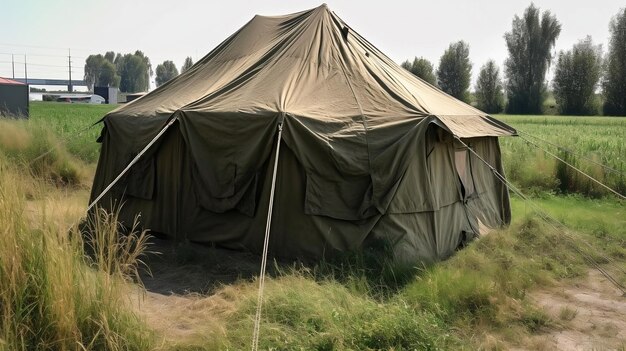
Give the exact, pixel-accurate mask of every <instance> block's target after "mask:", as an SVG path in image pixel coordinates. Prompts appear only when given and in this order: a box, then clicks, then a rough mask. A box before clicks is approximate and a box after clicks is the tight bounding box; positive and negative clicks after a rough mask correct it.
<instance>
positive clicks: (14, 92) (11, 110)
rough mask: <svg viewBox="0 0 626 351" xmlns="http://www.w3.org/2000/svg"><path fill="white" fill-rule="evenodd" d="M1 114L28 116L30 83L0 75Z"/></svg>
mask: <svg viewBox="0 0 626 351" xmlns="http://www.w3.org/2000/svg"><path fill="white" fill-rule="evenodd" d="M0 116H10V117H21V118H28V85H27V84H24V83H20V82H18V81H15V80H12V79H7V78H1V77H0Z"/></svg>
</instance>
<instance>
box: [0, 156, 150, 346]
mask: <svg viewBox="0 0 626 351" xmlns="http://www.w3.org/2000/svg"><path fill="white" fill-rule="evenodd" d="M1 166H2V168H3V172H2V173H1V174H0V349H3V350H84V349H88V350H93V349H99V350H104V349H106V350H148V349H150V348H151V347H152V340H153V338H152V335H151V334H150V331H149V330H148V329H147V328H145V327H144V326H143V325H142V324H141V323H140V320H139V319H138V318H137V317H136V316H135V315H134V314H133V313H130V312H129V311H128V310H127V307H126V302H125V301H126V299H127V298H126V296H125V294H124V293H123V292H124V291H125V290H126V289H127V288H126V285H125V278H126V277H127V270H128V268H127V266H123V265H120V263H124V264H126V265H127V264H130V265H136V263H135V262H133V260H136V257H137V254H138V253H140V252H141V251H142V247H141V245H126V244H124V243H121V244H120V246H121V247H123V249H122V250H118V251H116V255H115V257H116V259H117V260H116V262H117V263H115V264H111V265H106V266H105V265H104V264H103V263H104V262H109V261H106V260H103V259H102V256H100V255H96V256H94V258H92V259H90V258H88V257H86V256H85V255H84V254H83V250H82V248H83V242H82V240H81V235H79V234H78V232H77V230H76V227H75V226H74V227H73V228H72V229H71V231H70V233H68V231H67V227H65V229H61V228H59V227H58V226H57V225H55V224H54V223H53V222H52V221H42V222H40V223H37V224H36V223H33V220H32V219H31V220H29V219H28V218H27V217H26V213H27V212H28V203H27V201H26V198H25V196H24V193H25V192H24V191H23V190H22V189H21V187H20V184H21V182H20V180H19V178H20V176H19V175H18V174H19V172H18V171H17V170H15V169H12V168H11V166H10V165H6V164H2V165H1ZM41 189H45V186H42V188H41ZM114 219H115V218H106V217H105V218H98V219H97V222H98V223H100V222H102V224H101V226H100V227H98V229H102V228H106V227H107V225H108V227H115V226H117V225H118V224H117V222H114ZM41 220H42V219H41V217H39V221H41ZM35 222H37V220H36V219H35ZM103 234H104V232H102V233H100V235H96V236H94V238H99V239H98V240H92V241H90V243H91V245H92V246H94V247H104V246H103V245H102V244H108V242H104V241H103V240H102V239H101V238H103V237H104V236H103ZM135 237H136V236H135V235H130V236H129V237H128V238H135ZM114 238H118V236H114ZM138 238H139V239H138V240H139V244H141V242H140V240H141V236H139V237H138ZM116 240H128V239H124V238H123V237H122V239H116ZM131 240H132V239H131ZM133 242H134V243H136V242H137V240H135V241H133ZM110 250H111V248H110V246H107V248H106V249H104V250H101V252H105V253H110V252H111V251H110ZM105 256H107V255H105ZM109 256H110V255H109ZM105 268H106V269H105Z"/></svg>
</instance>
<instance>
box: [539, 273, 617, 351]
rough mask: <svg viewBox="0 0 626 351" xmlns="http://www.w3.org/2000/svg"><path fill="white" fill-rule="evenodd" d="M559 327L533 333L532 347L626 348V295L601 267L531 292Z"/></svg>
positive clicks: (566, 348)
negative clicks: (541, 332)
mask: <svg viewBox="0 0 626 351" xmlns="http://www.w3.org/2000/svg"><path fill="white" fill-rule="evenodd" d="M531 298H532V299H533V301H534V302H535V303H536V304H537V305H538V306H540V307H542V308H543V310H544V311H545V312H546V313H547V314H548V315H549V316H550V317H551V318H552V319H553V320H554V321H556V324H557V328H556V329H554V330H548V331H547V332H546V333H544V334H540V335H534V336H532V337H531V341H530V343H529V345H533V346H534V347H533V348H532V349H535V350H536V349H543V350H625V349H626V296H623V295H622V292H621V291H620V290H619V289H617V288H616V287H615V286H614V285H612V284H611V283H610V282H609V281H608V280H607V279H606V278H605V277H604V276H603V275H602V274H600V272H599V271H597V270H589V272H588V274H587V276H586V277H584V278H583V279H579V280H576V281H568V282H561V283H560V284H559V285H558V286H556V287H552V288H550V289H545V290H538V291H535V292H532V293H531Z"/></svg>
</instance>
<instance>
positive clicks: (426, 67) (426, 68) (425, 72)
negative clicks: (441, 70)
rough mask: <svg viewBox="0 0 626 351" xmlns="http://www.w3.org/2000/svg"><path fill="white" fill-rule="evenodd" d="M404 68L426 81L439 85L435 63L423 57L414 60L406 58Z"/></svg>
mask: <svg viewBox="0 0 626 351" xmlns="http://www.w3.org/2000/svg"><path fill="white" fill-rule="evenodd" d="M401 66H402V67H404V69H406V70H407V71H409V72H411V73H413V74H414V75H416V76H417V77H419V78H422V79H423V80H425V81H426V82H428V83H430V84H432V85H434V86H437V77H435V73H434V68H433V64H432V63H430V61H428V60H427V59H425V58H423V57H419V58H418V57H415V58H414V59H413V62H411V61H409V60H406V61H404V62H403V63H402V64H401Z"/></svg>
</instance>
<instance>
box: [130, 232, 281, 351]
mask: <svg viewBox="0 0 626 351" xmlns="http://www.w3.org/2000/svg"><path fill="white" fill-rule="evenodd" d="M148 250H149V251H152V252H158V254H155V253H148V254H147V256H146V257H145V258H144V262H145V263H146V265H147V266H148V267H149V269H150V272H151V273H149V272H146V271H144V272H143V273H142V276H141V280H142V283H143V285H144V286H145V290H143V289H141V288H137V289H136V290H135V291H133V292H132V293H131V294H129V296H131V304H132V305H133V308H135V310H136V311H137V312H138V314H139V316H141V317H142V318H143V319H144V320H145V321H146V323H147V324H148V325H149V326H150V327H151V328H152V329H153V330H154V331H155V332H156V333H157V335H160V336H162V337H163V338H164V340H165V341H166V343H167V344H169V345H176V344H180V345H186V346H189V345H202V349H213V348H215V349H217V348H218V346H217V341H218V340H220V339H221V338H223V337H224V334H225V331H224V326H225V325H226V323H225V318H228V316H229V315H230V313H232V311H233V309H234V307H233V298H232V297H233V296H237V295H238V294H239V293H240V291H238V289H240V287H241V286H242V285H241V284H236V282H238V281H251V280H253V279H254V278H255V277H257V276H258V274H259V270H260V265H261V259H260V257H259V256H258V255H254V254H251V253H247V252H242V251H234V250H227V249H223V248H219V247H211V246H207V245H198V244H194V243H175V242H174V241H171V240H160V239H157V238H152V239H151V245H150V247H149V248H148ZM268 268H271V267H268ZM270 270H271V269H270ZM212 345H214V346H212Z"/></svg>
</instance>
